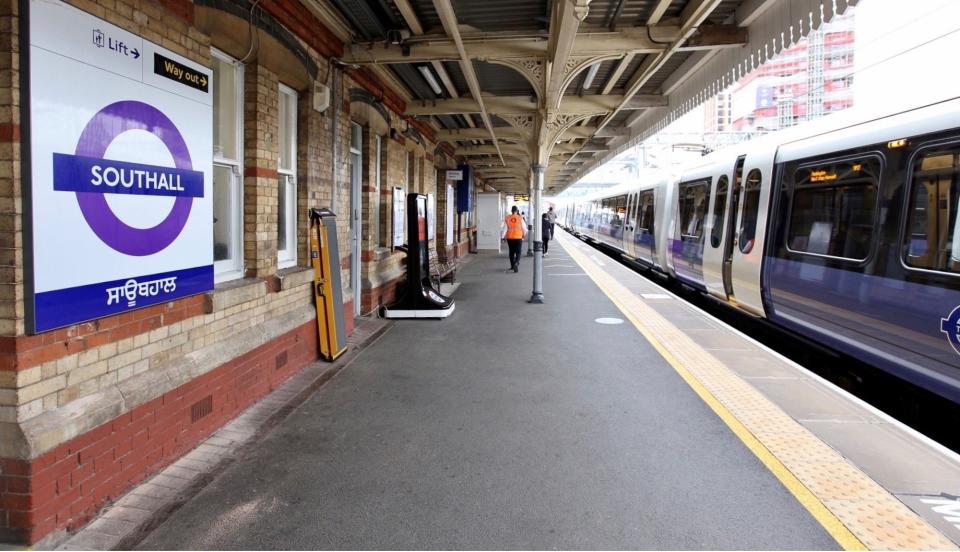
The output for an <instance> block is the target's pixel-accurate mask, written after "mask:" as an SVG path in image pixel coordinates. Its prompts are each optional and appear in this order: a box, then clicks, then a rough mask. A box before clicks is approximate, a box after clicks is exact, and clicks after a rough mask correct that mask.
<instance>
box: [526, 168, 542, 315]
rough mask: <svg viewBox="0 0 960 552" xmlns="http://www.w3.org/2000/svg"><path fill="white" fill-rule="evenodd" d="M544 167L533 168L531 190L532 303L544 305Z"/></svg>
mask: <svg viewBox="0 0 960 552" xmlns="http://www.w3.org/2000/svg"><path fill="white" fill-rule="evenodd" d="M544 170H545V167H544V166H543V165H534V166H533V179H532V181H531V186H530V187H531V188H532V189H531V190H530V192H531V193H530V219H531V221H532V222H533V232H530V233H531V234H533V293H532V294H531V295H530V302H531V303H543V224H542V223H541V222H540V194H541V193H542V192H543V172H544Z"/></svg>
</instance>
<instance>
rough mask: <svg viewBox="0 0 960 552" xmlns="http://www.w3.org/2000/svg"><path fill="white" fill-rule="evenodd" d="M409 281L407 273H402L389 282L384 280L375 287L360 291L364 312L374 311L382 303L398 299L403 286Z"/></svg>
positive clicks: (385, 303) (387, 303)
mask: <svg viewBox="0 0 960 552" xmlns="http://www.w3.org/2000/svg"><path fill="white" fill-rule="evenodd" d="M406 281H407V275H406V274H402V275H400V276H397V277H396V278H394V279H393V280H390V281H389V282H384V283H382V284H380V285H379V286H377V287H375V288H373V289H365V290H363V291H362V292H361V293H360V301H361V303H360V304H361V308H362V310H363V312H372V311H373V310H374V309H376V308H379V307H380V306H381V305H389V304H390V303H392V302H394V301H396V300H397V295H398V293H399V290H400V288H401V286H403V284H404V283H405V282H406Z"/></svg>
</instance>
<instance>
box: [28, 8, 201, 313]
mask: <svg viewBox="0 0 960 552" xmlns="http://www.w3.org/2000/svg"><path fill="white" fill-rule="evenodd" d="M29 6H30V18H29V21H30V57H29V67H28V69H29V74H30V86H29V105H30V149H29V165H28V166H29V167H30V173H29V179H30V186H29V195H30V198H29V199H30V205H31V213H30V217H29V220H30V221H31V224H30V226H29V228H26V229H25V231H27V232H29V235H30V242H31V243H32V248H31V249H30V250H29V252H28V255H29V257H30V260H29V263H28V265H27V266H28V271H29V274H30V277H31V286H32V293H31V296H30V297H28V298H27V300H26V307H27V308H26V311H27V313H26V314H27V322H28V326H29V329H30V330H31V331H33V332H42V331H46V330H50V329H53V328H59V327H63V326H68V325H71V324H76V323H79V322H84V321H87V320H94V319H99V318H103V317H106V316H111V315H116V314H119V313H122V312H124V311H127V310H130V309H135V308H141V307H146V306H149V305H154V304H157V303H165V302H168V301H172V300H174V299H178V298H181V297H185V296H188V295H194V294H197V293H202V292H205V291H208V290H210V289H212V288H213V270H214V269H213V249H214V244H213V234H214V233H213V225H214V224H216V223H215V222H214V217H213V202H212V190H213V183H212V170H213V166H212V161H213V144H212V136H213V106H212V101H211V98H210V96H211V95H210V94H209V79H210V76H211V73H210V70H209V69H207V68H206V67H204V66H202V65H200V64H197V63H194V62H192V61H191V60H188V59H186V58H183V57H181V56H179V55H177V54H176V53H174V52H171V51H169V50H166V49H164V48H161V47H160V46H158V45H157V44H154V43H152V42H150V41H147V40H144V39H143V38H142V37H140V36H137V35H135V34H132V33H130V32H127V31H126V30H124V29H122V28H120V27H117V26H115V25H111V24H109V23H107V22H106V21H103V20H101V19H98V18H96V17H94V16H92V15H90V14H87V13H85V12H83V11H81V10H79V9H77V8H74V7H72V6H69V5H67V4H65V3H63V2H59V1H57V0H31V1H30V4H29Z"/></svg>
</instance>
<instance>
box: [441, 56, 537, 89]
mask: <svg viewBox="0 0 960 552" xmlns="http://www.w3.org/2000/svg"><path fill="white" fill-rule="evenodd" d="M443 66H444V68H445V69H446V70H447V74H448V75H450V80H451V81H452V82H453V85H454V86H455V87H456V88H457V93H458V94H460V95H461V96H469V95H470V87H469V86H468V85H467V79H466V78H465V77H464V76H463V71H461V70H460V62H458V61H445V62H443ZM473 71H474V72H475V73H476V74H477V80H478V81H479V82H480V89H481V90H483V91H484V92H486V93H489V94H496V95H497V96H528V95H534V94H536V92H535V91H534V90H533V87H532V86H531V85H530V81H528V80H527V79H526V78H524V76H523V75H521V74H520V73H518V72H516V71H514V70H513V69H511V68H510V67H507V66H505V65H498V64H496V63H488V62H486V61H474V62H473Z"/></svg>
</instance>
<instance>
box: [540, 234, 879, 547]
mask: <svg viewBox="0 0 960 552" xmlns="http://www.w3.org/2000/svg"><path fill="white" fill-rule="evenodd" d="M558 241H559V240H558ZM564 249H566V250H567V252H568V253H569V254H570V256H571V257H573V258H574V260H575V261H577V263H578V264H579V265H580V266H581V268H583V269H584V271H585V272H586V273H587V274H588V275H589V276H590V279H591V280H593V282H594V283H595V284H596V285H597V287H599V288H600V290H601V291H603V293H604V294H605V295H606V296H607V297H608V298H609V299H610V301H612V302H613V304H614V305H616V307H617V308H618V309H620V312H622V313H623V314H624V315H625V316H626V317H627V318H628V319H629V320H630V322H631V323H632V324H633V325H634V327H635V328H637V330H638V331H639V332H640V333H641V334H642V335H643V337H644V338H645V339H646V340H647V341H648V342H649V343H650V345H653V348H654V349H656V350H657V352H658V353H660V356H662V357H663V358H664V360H666V361H667V362H668V363H670V366H672V367H673V369H674V370H675V371H676V372H677V374H679V375H680V377H681V378H683V380H684V381H685V382H687V385H689V386H690V388H691V389H693V391H694V392H695V393H696V394H697V395H698V396H699V397H700V398H701V399H702V400H703V402H705V403H707V406H709V407H710V409H711V410H713V411H714V412H715V413H716V414H717V416H719V417H720V419H721V420H723V422H724V423H725V424H727V427H729V428H730V430H731V431H733V434H734V435H736V436H737V437H738V438H739V439H740V441H742V442H743V444H744V445H746V447H747V448H748V449H750V452H752V453H753V454H754V456H756V457H757V459H759V460H760V461H761V462H762V463H763V465H764V466H766V467H767V469H768V470H770V472H771V473H772V474H773V475H774V476H775V477H776V478H777V479H779V480H780V483H782V484H783V486H784V487H786V488H787V490H789V491H790V494H792V495H793V496H794V497H796V499H797V500H798V501H799V502H800V504H802V505H803V507H804V508H806V509H807V511H808V512H810V515H812V516H813V517H814V519H816V520H817V521H818V522H819V523H820V525H822V526H823V528H824V529H825V530H826V531H827V533H830V536H831V537H833V538H834V540H836V541H837V543H838V544H839V545H840V546H841V547H843V549H844V550H867V547H866V546H865V545H864V544H863V543H862V542H861V541H860V539H858V538H857V537H856V536H855V535H854V534H853V533H851V532H850V530H849V529H847V527H846V526H845V525H844V524H843V522H842V521H840V519H839V518H838V517H837V516H835V515H834V514H833V512H831V511H830V509H829V508H827V507H826V506H825V505H824V504H823V502H821V501H820V499H818V498H817V496H816V495H814V494H813V492H811V491H810V489H808V488H807V487H806V486H805V485H804V484H803V483H802V482H801V481H800V480H799V479H797V477H796V476H795V475H793V472H791V471H790V470H789V469H787V467H786V466H784V465H783V463H782V462H781V461H780V460H779V459H778V458H777V457H776V456H774V454H773V453H771V452H770V450H769V449H767V447H765V446H764V445H763V443H761V442H760V440H759V439H757V438H756V437H755V436H754V435H753V434H752V433H750V430H748V429H747V428H746V427H745V426H744V425H743V424H742V423H741V422H740V420H738V419H737V417H736V416H734V414H733V413H732V412H730V411H729V410H728V409H727V408H726V407H725V406H723V404H722V403H721V402H720V401H719V400H717V398H716V397H715V396H714V395H713V393H711V392H710V391H708V390H707V388H706V387H704V386H703V385H702V384H701V383H700V381H699V380H697V379H696V377H694V376H693V374H691V373H690V372H689V371H688V370H687V369H686V368H685V367H684V366H683V364H681V363H680V361H678V360H677V359H676V358H675V357H674V356H673V354H671V353H670V351H668V350H667V349H666V347H664V346H663V344H662V343H661V342H660V340H658V339H657V338H656V337H655V336H654V335H653V334H652V333H650V331H649V330H647V329H646V327H644V325H643V324H642V323H641V322H640V321H639V320H637V319H636V317H634V316H633V314H632V313H631V312H630V311H629V309H628V308H627V306H626V305H624V304H623V303H622V302H620V300H619V299H617V297H616V296H615V295H614V293H613V292H612V291H610V289H608V288H607V286H605V285H604V284H603V283H602V282H601V281H600V278H599V277H598V276H597V275H596V274H594V273H593V271H594V270H596V271H601V270H602V269H601V268H599V267H593V266H589V267H588V265H587V263H586V262H585V261H586V259H585V258H584V256H583V254H582V253H581V252H579V251H574V250H573V247H566V246H565V244H564ZM604 272H605V271H604ZM607 276H608V277H610V276H609V274H608V275H607Z"/></svg>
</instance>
